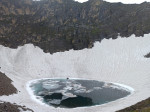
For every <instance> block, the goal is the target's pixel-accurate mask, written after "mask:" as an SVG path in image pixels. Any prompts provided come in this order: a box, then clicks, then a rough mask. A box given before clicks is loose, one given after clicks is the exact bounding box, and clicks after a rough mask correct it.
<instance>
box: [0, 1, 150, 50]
mask: <svg viewBox="0 0 150 112" xmlns="http://www.w3.org/2000/svg"><path fill="white" fill-rule="evenodd" d="M118 33H119V34H120V35H121V36H122V37H128V36H130V35H131V34H135V35H136V36H143V35H144V34H147V33H150V3H147V2H144V3H142V4H128V5H127V4H122V3H108V2H105V1H102V0H89V1H88V2H85V3H82V4H81V3H78V2H75V1H73V0H41V1H32V0H19V1H18V0H0V44H1V45H4V46H7V47H11V48H16V47H18V46H20V45H24V44H27V43H33V44H34V45H36V46H39V47H40V48H42V49H43V50H44V52H50V53H54V52H57V51H65V50H69V49H72V48H73V49H75V50H78V49H83V48H90V47H92V46H93V43H94V42H95V41H101V40H102V39H103V38H113V39H116V38H117V35H118Z"/></svg>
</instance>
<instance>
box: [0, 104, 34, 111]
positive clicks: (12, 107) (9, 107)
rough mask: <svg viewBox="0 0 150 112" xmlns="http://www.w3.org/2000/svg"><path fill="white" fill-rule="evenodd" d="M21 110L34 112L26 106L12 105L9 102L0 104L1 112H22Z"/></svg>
mask: <svg viewBox="0 0 150 112" xmlns="http://www.w3.org/2000/svg"><path fill="white" fill-rule="evenodd" d="M20 109H21V110H23V111H28V112H34V111H33V110H31V109H29V108H26V107H25V106H20V105H16V104H11V103H9V102H0V112H20Z"/></svg>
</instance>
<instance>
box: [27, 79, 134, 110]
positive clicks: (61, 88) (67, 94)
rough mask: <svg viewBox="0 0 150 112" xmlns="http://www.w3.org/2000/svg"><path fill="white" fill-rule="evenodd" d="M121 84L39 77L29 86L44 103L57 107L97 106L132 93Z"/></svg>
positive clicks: (37, 98) (33, 93)
mask: <svg viewBox="0 0 150 112" xmlns="http://www.w3.org/2000/svg"><path fill="white" fill-rule="evenodd" d="M127 87H128V86H121V84H120V85H119V84H115V83H106V82H102V81H97V80H86V79H69V78H66V79H38V80H33V81H30V83H29V84H28V88H29V89H30V92H32V95H33V96H34V97H35V98H36V100H38V102H41V103H43V104H46V105H49V106H53V107H55V108H57V107H60V108H77V107H90V106H97V105H102V104H106V103H109V102H111V101H115V100H118V99H121V98H124V97H126V96H128V95H130V94H131V93H132V91H131V90H130V89H129V88H127Z"/></svg>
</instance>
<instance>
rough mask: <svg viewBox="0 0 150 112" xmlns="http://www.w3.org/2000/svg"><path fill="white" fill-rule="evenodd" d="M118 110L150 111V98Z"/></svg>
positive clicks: (128, 111) (124, 111) (127, 111)
mask: <svg viewBox="0 0 150 112" xmlns="http://www.w3.org/2000/svg"><path fill="white" fill-rule="evenodd" d="M117 112H150V98H148V99H146V100H143V101H141V102H139V103H137V104H135V105H133V106H131V107H128V108H125V109H123V110H120V111H117Z"/></svg>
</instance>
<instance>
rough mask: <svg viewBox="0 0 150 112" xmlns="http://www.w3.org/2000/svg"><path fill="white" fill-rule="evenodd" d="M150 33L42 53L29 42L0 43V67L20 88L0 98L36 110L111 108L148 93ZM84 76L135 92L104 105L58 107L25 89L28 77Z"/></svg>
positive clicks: (77, 111) (109, 110)
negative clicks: (18, 44) (10, 45)
mask: <svg viewBox="0 0 150 112" xmlns="http://www.w3.org/2000/svg"><path fill="white" fill-rule="evenodd" d="M149 52H150V34H147V35H145V36H144V37H140V38H137V37H135V36H134V35H132V36H131V37H129V38H121V37H119V38H118V39H116V40H112V39H109V40H106V39H104V40H103V41H102V42H101V43H99V42H97V43H95V45H94V47H93V48H92V49H84V50H80V51H74V50H70V51H66V52H59V53H55V54H53V55H51V54H49V53H44V52H43V51H42V50H41V49H40V48H38V47H35V46H33V45H31V44H28V45H25V46H22V47H19V48H18V49H10V48H6V47H3V46H0V67H1V69H0V71H1V72H3V73H5V74H6V75H7V76H8V77H9V78H11V79H12V80H13V81H14V82H13V84H14V85H15V87H16V88H17V89H18V90H19V91H20V92H19V93H18V94H14V95H11V96H2V97H0V100H3V101H9V102H12V103H14V102H15V103H17V104H20V105H25V106H27V107H29V108H31V109H33V110H34V111H35V112H43V110H44V112H49V111H51V112H113V111H115V110H118V109H122V108H124V107H127V106H130V105H132V104H134V103H137V102H139V101H141V100H143V99H146V98H148V97H150V59H148V58H144V55H145V54H147V53H149ZM56 77H59V78H60V77H62V78H66V77H70V78H84V79H95V80H100V81H106V82H114V83H121V84H125V85H128V86H131V87H133V88H134V89H135V92H134V94H132V95H131V96H129V97H126V98H124V99H120V100H117V101H115V103H114V102H111V103H108V104H105V105H101V106H95V107H90V108H76V109H60V108H57V109H55V108H53V107H49V106H45V105H41V104H40V103H38V102H35V101H34V100H33V99H32V98H31V97H30V96H29V93H28V91H27V90H26V84H27V82H28V81H30V80H33V79H38V78H56Z"/></svg>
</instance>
